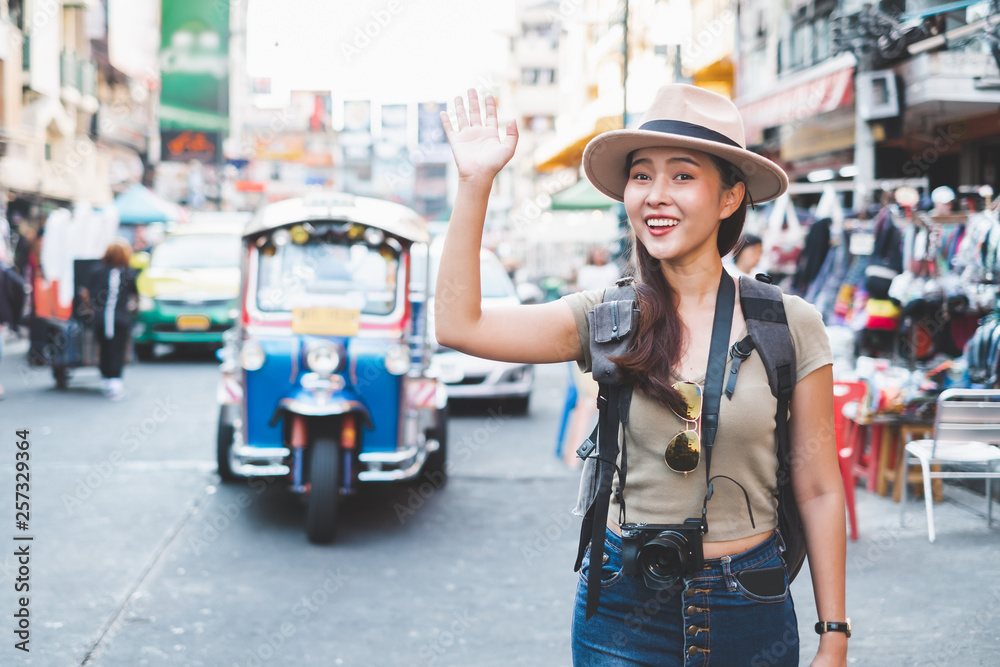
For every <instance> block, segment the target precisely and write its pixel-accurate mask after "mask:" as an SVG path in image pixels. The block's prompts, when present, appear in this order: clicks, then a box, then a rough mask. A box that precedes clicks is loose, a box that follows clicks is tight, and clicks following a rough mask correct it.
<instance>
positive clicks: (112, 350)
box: [80, 238, 138, 400]
mask: <svg viewBox="0 0 1000 667" xmlns="http://www.w3.org/2000/svg"><path fill="white" fill-rule="evenodd" d="M131 258H132V246H130V245H129V243H128V241H126V240H125V239H122V238H117V239H115V240H113V241H112V242H111V243H110V244H109V245H108V248H107V250H106V251H105V252H104V257H102V258H101V261H100V263H98V264H97V265H96V266H94V268H93V269H92V270H91V272H90V275H89V276H88V277H87V281H86V286H85V287H84V288H83V289H82V290H81V292H80V296H81V297H82V299H83V302H84V304H85V305H86V306H87V307H88V308H89V310H90V311H91V312H92V313H93V326H94V337H95V338H96V340H97V344H98V365H99V367H100V370H101V377H102V378H103V382H102V385H101V390H102V391H103V392H104V395H105V396H107V397H108V398H110V399H111V400H120V399H122V398H123V397H124V396H125V385H124V383H123V381H122V370H123V368H124V366H125V353H126V351H127V349H128V344H129V339H130V330H131V327H132V313H133V311H134V308H135V299H137V298H138V292H137V291H136V285H135V279H136V271H135V270H134V269H132V268H130V267H129V261H130V260H131Z"/></svg>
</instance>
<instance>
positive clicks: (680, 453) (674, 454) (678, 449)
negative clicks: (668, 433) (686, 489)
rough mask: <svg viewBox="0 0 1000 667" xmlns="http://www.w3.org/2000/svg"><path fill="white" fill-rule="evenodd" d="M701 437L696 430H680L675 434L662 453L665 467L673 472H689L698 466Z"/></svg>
mask: <svg viewBox="0 0 1000 667" xmlns="http://www.w3.org/2000/svg"><path fill="white" fill-rule="evenodd" d="M700 456H701V438H700V437H698V432H697V431H681V432H680V433H678V434H677V435H675V436H674V437H673V438H672V439H671V440H670V443H669V444H668V445H667V451H665V452H664V453H663V460H664V462H666V464H667V467H668V468H670V469H671V470H673V471H674V472H691V471H692V470H694V469H695V468H697V467H698V459H699V457H700Z"/></svg>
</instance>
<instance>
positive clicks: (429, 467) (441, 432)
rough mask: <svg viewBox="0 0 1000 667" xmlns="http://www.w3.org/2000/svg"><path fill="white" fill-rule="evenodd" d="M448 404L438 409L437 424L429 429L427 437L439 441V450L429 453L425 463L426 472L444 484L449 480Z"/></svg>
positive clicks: (440, 483)
mask: <svg viewBox="0 0 1000 667" xmlns="http://www.w3.org/2000/svg"><path fill="white" fill-rule="evenodd" d="M448 416H449V415H448V405H447V404H445V406H444V407H443V408H440V409H438V411H437V425H436V426H435V427H434V428H433V430H430V431H428V433H427V437H429V438H434V439H435V440H437V441H438V448H437V450H435V451H433V452H431V453H430V454H428V455H427V462H426V463H424V473H425V474H426V475H428V476H430V475H434V476H435V478H436V479H438V480H439V485H442V486H443V485H444V484H445V482H447V481H448V471H447V469H446V468H447V463H448Z"/></svg>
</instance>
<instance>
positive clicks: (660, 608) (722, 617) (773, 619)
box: [573, 530, 799, 667]
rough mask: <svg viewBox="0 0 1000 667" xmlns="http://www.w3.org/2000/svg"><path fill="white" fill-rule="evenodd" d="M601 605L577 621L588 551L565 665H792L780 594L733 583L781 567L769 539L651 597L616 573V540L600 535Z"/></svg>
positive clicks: (793, 638) (791, 619)
mask: <svg viewBox="0 0 1000 667" xmlns="http://www.w3.org/2000/svg"><path fill="white" fill-rule="evenodd" d="M604 550H605V554H607V556H606V562H605V563H604V568H603V573H602V578H603V580H604V581H603V588H602V590H601V605H600V609H599V610H598V612H597V614H596V615H595V616H594V617H593V618H591V619H590V620H589V621H588V620H585V610H586V606H587V572H588V570H589V569H590V550H589V548H588V550H587V554H586V555H585V557H584V560H583V566H582V567H581V568H580V583H579V586H578V587H577V595H576V608H575V610H574V612H573V665H574V666H575V667H619V666H620V667H625V666H626V665H649V666H650V667H654V666H655V667H663V666H665V665H671V666H672V665H677V666H680V665H684V667H705V666H707V665H716V666H717V667H740V666H746V667H774V666H775V665H782V666H786V665H787V666H792V667H794V666H797V665H798V664H799V634H798V624H797V622H796V619H795V610H794V608H793V606H792V597H791V595H790V593H789V591H788V571H787V569H786V570H785V585H784V592H783V593H781V594H780V595H774V596H761V595H755V594H753V593H751V592H750V591H748V590H747V589H746V588H744V587H743V585H742V584H741V583H740V582H739V581H738V580H737V575H738V574H739V573H740V572H743V571H747V570H754V569H760V568H765V567H775V566H781V567H782V568H784V562H783V561H782V559H781V555H780V552H779V549H778V542H777V538H776V537H775V536H773V535H772V536H771V537H769V538H768V539H767V540H765V541H764V542H762V543H761V544H758V545H757V546H755V547H753V548H752V549H749V550H747V551H744V552H743V553H741V554H737V555H735V556H724V557H722V558H715V559H711V560H707V561H705V567H704V569H702V570H700V571H698V572H696V573H694V574H692V575H690V576H688V577H686V578H685V579H684V580H683V582H680V583H678V584H677V585H676V586H675V587H674V588H672V589H670V590H660V591H657V590H651V589H649V588H647V587H646V585H645V583H644V582H643V579H642V577H641V576H626V575H625V574H624V573H623V572H622V541H621V537H620V536H619V535H617V534H615V533H614V532H613V531H611V530H608V531H607V538H606V541H605V545H604Z"/></svg>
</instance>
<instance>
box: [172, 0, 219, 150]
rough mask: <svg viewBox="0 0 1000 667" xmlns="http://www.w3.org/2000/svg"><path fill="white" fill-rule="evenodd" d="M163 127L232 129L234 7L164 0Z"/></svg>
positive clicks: (193, 1)
mask: <svg viewBox="0 0 1000 667" xmlns="http://www.w3.org/2000/svg"><path fill="white" fill-rule="evenodd" d="M160 73H161V89H160V129H161V130H202V131H211V130H216V131H221V132H227V131H228V129H229V3H228V2H222V1H216V2H205V1H204V0H163V21H162V26H161V40H160Z"/></svg>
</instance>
